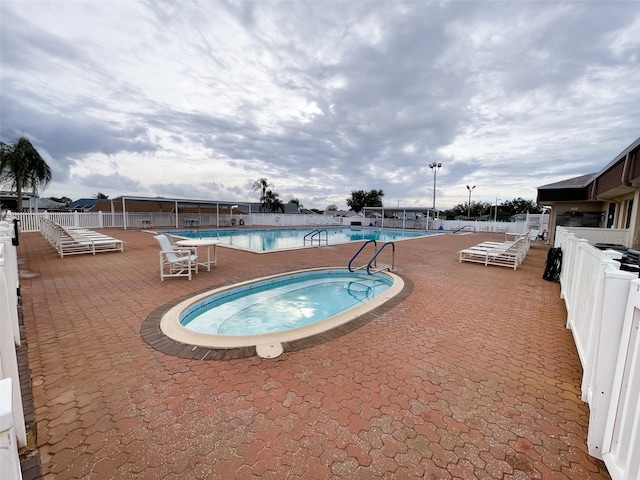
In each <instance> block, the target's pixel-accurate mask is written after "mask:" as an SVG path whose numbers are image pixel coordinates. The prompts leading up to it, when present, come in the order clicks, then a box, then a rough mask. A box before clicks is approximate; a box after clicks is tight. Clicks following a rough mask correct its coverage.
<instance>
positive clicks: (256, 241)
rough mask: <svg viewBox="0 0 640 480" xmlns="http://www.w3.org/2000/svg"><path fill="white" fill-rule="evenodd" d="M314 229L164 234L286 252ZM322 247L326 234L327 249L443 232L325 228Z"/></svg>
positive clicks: (217, 230) (303, 244)
mask: <svg viewBox="0 0 640 480" xmlns="http://www.w3.org/2000/svg"><path fill="white" fill-rule="evenodd" d="M313 230H314V229H308V228H307V229H304V228H303V229H301V228H276V229H215V230H172V231H166V232H164V233H169V234H171V235H176V236H180V237H186V238H215V239H217V240H219V241H220V244H222V245H227V246H230V247H236V248H242V249H248V250H254V251H260V252H268V251H272V250H283V249H288V248H299V247H304V246H310V245H311V244H310V242H309V239H307V241H306V242H305V240H304V237H305V235H307V234H309V232H312V231H313ZM319 230H322V231H323V232H322V234H321V237H320V238H321V244H322V245H324V244H325V234H324V231H325V230H326V232H327V236H326V238H327V240H328V243H329V244H330V245H333V244H337V243H347V242H356V241H362V240H376V241H380V242H393V241H397V240H405V239H408V238H418V237H425V236H427V235H434V234H438V233H442V232H433V231H424V230H398V229H386V228H385V229H380V228H367V227H357V228H356V227H327V228H320V229H319ZM317 239H318V237H317V236H316V237H315V238H314V243H313V244H314V245H318V241H317Z"/></svg>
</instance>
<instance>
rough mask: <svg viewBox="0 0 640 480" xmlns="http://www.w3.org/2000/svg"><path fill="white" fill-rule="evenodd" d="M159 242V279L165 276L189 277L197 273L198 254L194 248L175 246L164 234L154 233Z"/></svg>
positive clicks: (162, 279)
mask: <svg viewBox="0 0 640 480" xmlns="http://www.w3.org/2000/svg"><path fill="white" fill-rule="evenodd" d="M153 238H155V239H156V240H157V241H158V243H159V244H160V280H161V281H164V279H165V277H189V280H191V275H192V273H198V256H197V255H196V254H195V249H193V248H189V247H177V246H175V245H173V244H172V243H171V241H170V240H169V237H167V236H166V235H156V236H155V237H153Z"/></svg>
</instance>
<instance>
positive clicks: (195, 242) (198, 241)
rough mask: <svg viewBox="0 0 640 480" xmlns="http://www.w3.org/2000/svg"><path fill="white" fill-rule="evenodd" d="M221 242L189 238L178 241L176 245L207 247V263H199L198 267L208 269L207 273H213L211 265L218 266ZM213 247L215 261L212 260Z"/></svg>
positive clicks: (211, 239)
mask: <svg viewBox="0 0 640 480" xmlns="http://www.w3.org/2000/svg"><path fill="white" fill-rule="evenodd" d="M219 243H220V240H214V239H213V238H189V239H186V240H178V241H177V242H176V245H178V246H180V247H196V248H198V247H207V261H206V262H198V265H202V266H203V267H207V272H210V271H211V265H213V266H214V267H215V266H217V265H218V250H217V245H218V244H219ZM211 247H213V260H212V259H211Z"/></svg>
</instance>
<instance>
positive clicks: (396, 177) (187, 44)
mask: <svg viewBox="0 0 640 480" xmlns="http://www.w3.org/2000/svg"><path fill="white" fill-rule="evenodd" d="M0 9H1V11H0V14H1V19H0V21H1V25H0V27H1V41H2V43H1V70H0V82H1V83H0V87H1V93H0V95H1V97H0V101H1V104H0V112H1V114H0V115H1V117H0V122H1V123H0V139H1V140H2V141H4V142H9V143H12V142H14V141H15V140H16V139H17V138H18V137H20V136H26V137H27V138H29V139H30V140H31V141H32V143H33V144H34V145H35V146H36V148H37V149H38V151H39V152H40V153H41V154H42V156H43V157H44V158H45V160H46V161H47V163H48V164H49V166H50V167H51V168H52V170H53V182H52V184H51V185H50V186H49V188H47V189H46V190H45V191H44V192H41V195H42V196H68V197H70V198H72V199H78V198H82V197H91V196H93V195H95V194H96V193H98V192H103V193H105V194H107V195H109V196H110V197H115V196H118V195H143V196H164V197H178V198H198V199H213V200H229V201H258V197H259V194H258V193H256V192H253V191H252V189H251V185H252V183H253V182H254V181H255V180H257V179H258V178H261V177H265V178H267V179H268V180H269V181H270V182H271V183H273V184H274V188H273V190H274V191H275V192H277V193H278V194H279V195H280V198H281V199H282V200H283V201H284V202H288V201H289V200H290V199H291V198H294V197H295V198H298V199H299V200H300V201H301V203H302V204H303V205H304V206H305V207H309V208H324V207H326V206H327V205H330V204H336V205H337V206H338V207H339V208H346V204H345V199H346V198H348V197H350V195H351V192H352V191H353V190H367V191H368V190H371V189H382V190H383V191H384V193H385V195H384V204H385V205H386V206H397V205H400V206H417V205H420V206H422V205H426V206H431V205H432V202H433V183H434V175H433V171H432V170H431V169H430V168H429V164H430V163H432V162H440V163H442V168H441V169H440V171H439V172H438V173H437V177H436V182H437V188H436V204H437V207H438V208H449V207H452V206H454V205H457V204H460V203H466V202H467V201H468V190H467V187H466V186H467V185H469V186H473V185H475V189H474V190H473V192H472V197H471V200H472V201H487V202H491V203H493V202H495V201H496V198H500V199H501V200H510V199H513V198H516V197H523V198H526V199H531V200H534V199H535V198H536V194H537V190H536V188H537V187H538V186H540V185H545V184H548V183H552V182H556V181H560V180H563V179H566V178H570V177H573V176H578V175H583V174H586V173H592V172H596V171H599V170H600V169H601V168H602V167H604V166H605V165H606V164H607V163H608V162H609V161H610V160H611V159H612V158H613V157H615V156H616V155H617V154H618V153H620V152H621V151H622V150H623V149H624V148H625V147H627V146H628V145H629V144H630V143H632V142H633V141H634V140H635V139H636V138H638V137H639V136H640V34H639V32H640V2H638V1H628V2H616V1H601V2H594V1H582V2H515V1H514V2H480V1H474V2H462V1H454V2H446V1H441V2H427V1H412V2H397V1H393V2H392V1H373V2H357V1H322V0H315V1H310V2H303V1H255V2H251V1H229V2H226V1H225V2H223V1H197V0H191V1H173V0H171V1H169V0H167V1H160V0H146V1H134V0H121V1H110V0H96V1H93V0H85V1H61V0H58V1H48V0H47V1H29V0H19V1H14V0H2V1H1V2H0ZM499 201H500V200H499Z"/></svg>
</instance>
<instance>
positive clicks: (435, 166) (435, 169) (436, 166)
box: [429, 162, 442, 210]
mask: <svg viewBox="0 0 640 480" xmlns="http://www.w3.org/2000/svg"><path fill="white" fill-rule="evenodd" d="M440 167H442V163H436V162H433V163H431V164H430V165H429V168H430V169H431V170H433V209H434V210H435V209H436V174H437V173H438V170H440Z"/></svg>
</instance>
